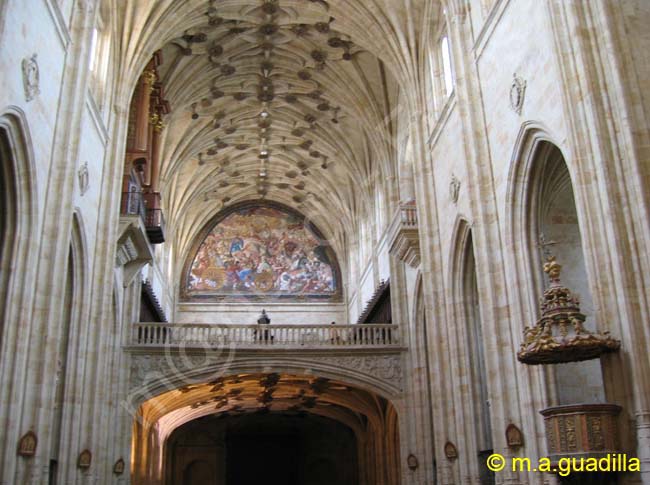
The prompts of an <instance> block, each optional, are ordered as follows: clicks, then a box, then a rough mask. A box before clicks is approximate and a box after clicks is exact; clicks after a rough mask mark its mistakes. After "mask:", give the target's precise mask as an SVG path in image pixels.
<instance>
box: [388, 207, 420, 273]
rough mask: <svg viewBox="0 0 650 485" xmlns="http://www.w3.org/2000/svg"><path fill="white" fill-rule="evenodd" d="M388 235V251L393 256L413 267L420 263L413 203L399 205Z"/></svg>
mask: <svg viewBox="0 0 650 485" xmlns="http://www.w3.org/2000/svg"><path fill="white" fill-rule="evenodd" d="M388 237H389V251H390V253H391V254H392V255H393V256H395V257H396V258H397V259H400V260H401V261H404V262H405V263H406V264H408V265H410V266H412V267H414V268H417V267H418V266H419V265H420V234H419V227H418V211H417V208H416V206H415V204H414V203H412V202H409V203H406V204H401V205H400V206H399V209H398V210H397V213H396V214H395V217H394V218H393V222H392V223H391V226H390V229H389V236H388Z"/></svg>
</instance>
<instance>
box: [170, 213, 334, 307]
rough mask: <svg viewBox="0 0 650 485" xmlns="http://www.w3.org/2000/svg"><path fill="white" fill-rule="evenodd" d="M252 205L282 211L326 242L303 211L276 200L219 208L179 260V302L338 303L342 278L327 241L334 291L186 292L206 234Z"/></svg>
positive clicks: (326, 246) (327, 253)
mask: <svg viewBox="0 0 650 485" xmlns="http://www.w3.org/2000/svg"><path fill="white" fill-rule="evenodd" d="M256 207H261V208H269V209H275V210H279V211H282V212H285V213H287V214H289V215H291V216H293V217H295V218H297V219H299V220H300V221H302V222H303V223H304V224H305V226H306V228H307V230H309V231H311V232H312V233H313V234H314V236H315V237H316V238H318V239H319V240H322V241H327V239H326V238H325V237H324V236H323V233H322V232H321V231H320V229H318V227H317V226H316V225H315V224H314V223H313V222H311V221H310V220H309V219H308V218H307V217H306V216H305V215H304V214H302V213H301V212H299V211H297V210H296V209H293V208H291V207H289V206H287V205H284V204H282V203H280V202H275V201H259V200H249V201H244V202H239V203H237V204H233V205H232V206H229V207H227V208H225V209H222V210H221V211H219V212H218V213H217V214H216V215H215V216H214V217H213V218H212V219H210V221H209V222H208V223H207V224H206V225H205V226H204V227H203V228H202V229H201V230H200V231H199V233H198V235H197V236H196V238H195V240H194V242H193V243H192V245H191V246H190V250H189V251H188V253H187V255H186V256H185V262H184V263H183V271H182V273H181V285H180V290H179V293H180V302H182V303H243V302H247V303H250V302H278V303H282V302H286V303H314V302H323V303H340V302H342V301H343V291H342V279H341V268H340V265H339V260H338V257H337V255H336V252H335V251H334V249H333V248H332V246H331V245H330V244H329V243H328V244H326V245H324V248H325V254H326V255H327V257H328V259H329V261H330V263H331V267H332V273H333V275H334V278H335V281H336V288H335V291H334V293H332V294H331V295H295V294H290V295H277V294H273V295H268V294H265V293H260V292H255V293H250V294H245V293H241V294H232V295H227V294H195V293H193V292H190V291H188V281H189V278H190V272H191V269H192V263H193V262H194V259H195V258H196V255H197V253H198V251H199V249H200V247H201V245H202V244H203V242H204V241H205V239H206V238H207V237H208V235H209V234H210V233H211V232H212V231H213V230H214V229H215V228H216V227H217V226H218V225H219V224H220V223H221V222H222V221H224V220H225V219H226V218H228V217H229V216H230V215H232V214H233V213H235V212H239V211H241V210H245V209H252V208H256Z"/></svg>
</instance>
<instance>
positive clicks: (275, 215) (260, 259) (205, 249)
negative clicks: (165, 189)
mask: <svg viewBox="0 0 650 485" xmlns="http://www.w3.org/2000/svg"><path fill="white" fill-rule="evenodd" d="M334 268H335V266H334V265H333V263H332V261H331V260H330V258H329V256H328V251H327V248H326V246H324V245H323V241H321V240H320V239H319V238H318V237H317V236H316V234H315V233H314V232H313V231H312V230H311V228H309V227H308V226H307V225H306V224H305V223H304V219H303V218H301V217H299V216H296V215H294V214H292V213H289V212H287V211H283V210H280V209H277V208H275V207H259V206H256V207H248V208H242V209H239V210H236V211H234V212H232V213H231V214H229V215H228V216H226V217H225V218H224V219H223V220H221V222H219V223H218V224H217V225H216V226H215V227H214V228H213V229H212V231H211V232H210V233H209V234H208V236H207V237H206V238H205V240H204V241H203V243H202V244H201V246H200V247H199V249H198V252H197V254H196V257H195V258H194V260H193V262H192V265H191V267H190V269H189V274H188V281H187V287H186V290H187V291H186V293H187V294H188V296H216V297H218V296H225V297H227V296H235V297H237V296H243V297H246V296H252V295H260V294H262V295H265V296H279V297H310V298H327V297H331V296H333V295H335V294H336V292H337V281H336V272H335V269H334Z"/></svg>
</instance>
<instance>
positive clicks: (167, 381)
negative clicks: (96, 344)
mask: <svg viewBox="0 0 650 485" xmlns="http://www.w3.org/2000/svg"><path fill="white" fill-rule="evenodd" d="M222 351H223V352H225V353H227V355H222V356H221V357H220V359H219V360H218V361H215V362H211V363H209V364H206V365H196V366H193V367H192V368H182V366H183V365H187V364H191V363H192V362H193V359H192V358H193V357H194V358H197V359H202V358H203V359H205V357H204V356H194V355H185V354H179V355H178V356H175V355H171V354H168V355H162V356H160V357H158V358H156V357H155V356H150V357H147V358H146V359H144V361H140V362H136V361H134V362H133V363H132V375H131V391H130V392H129V394H128V396H127V399H126V401H125V402H124V403H123V405H124V407H126V408H127V409H128V410H130V411H131V412H133V413H135V412H136V410H137V409H138V407H139V406H140V405H141V404H143V403H144V402H146V401H147V400H149V399H152V398H154V397H156V396H159V395H161V394H163V393H165V392H167V391H170V390H174V389H180V388H182V387H184V386H187V385H191V384H197V383H202V382H210V381H211V380H214V379H216V378H225V377H229V376H235V375H239V374H259V373H279V374H290V375H309V376H313V377H324V378H327V379H331V380H337V381H341V382H345V383H347V384H349V385H351V386H354V387H355V388H358V389H361V390H364V391H367V392H370V393H373V394H376V395H378V396H380V397H382V398H384V399H386V400H388V401H391V402H398V401H399V400H400V399H401V397H402V378H403V376H402V369H401V358H400V357H399V356H397V355H396V356H395V357H380V356H377V357H358V358H357V357H350V359H352V360H351V361H350V362H351V365H350V366H349V367H347V366H346V367H343V365H342V358H341V357H340V356H334V357H332V358H330V359H298V358H289V357H273V358H271V357H268V356H267V357H264V356H262V357H252V356H239V354H238V353H237V351H236V349H234V348H233V349H222ZM364 359H369V360H364ZM143 381H146V382H143ZM398 408H399V406H398ZM398 411H399V409H398Z"/></svg>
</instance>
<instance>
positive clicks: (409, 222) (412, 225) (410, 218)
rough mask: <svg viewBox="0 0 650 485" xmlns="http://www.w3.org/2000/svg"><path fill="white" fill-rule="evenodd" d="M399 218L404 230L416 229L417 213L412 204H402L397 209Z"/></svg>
mask: <svg viewBox="0 0 650 485" xmlns="http://www.w3.org/2000/svg"><path fill="white" fill-rule="evenodd" d="M399 217H400V221H401V223H402V226H403V227H404V228H408V229H417V228H418V211H417V209H416V208H415V205H414V204H402V205H401V206H400V208H399Z"/></svg>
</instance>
